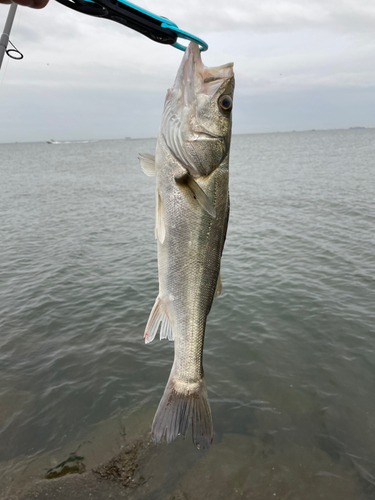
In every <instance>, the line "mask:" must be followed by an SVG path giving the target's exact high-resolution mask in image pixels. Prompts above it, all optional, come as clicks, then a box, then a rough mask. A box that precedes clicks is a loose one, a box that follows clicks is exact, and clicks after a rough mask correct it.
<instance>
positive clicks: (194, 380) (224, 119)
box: [139, 43, 234, 448]
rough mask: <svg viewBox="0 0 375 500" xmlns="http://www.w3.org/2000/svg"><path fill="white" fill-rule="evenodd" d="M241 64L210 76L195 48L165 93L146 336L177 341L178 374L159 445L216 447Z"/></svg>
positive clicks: (160, 424) (157, 427)
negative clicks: (214, 400) (219, 306)
mask: <svg viewBox="0 0 375 500" xmlns="http://www.w3.org/2000/svg"><path fill="white" fill-rule="evenodd" d="M233 90H234V76H233V63H229V64H225V65H224V66H219V67H215V68H207V67H206V66H204V64H203V63H202V61H201V55H200V51H199V48H198V46H197V45H195V44H194V43H191V44H190V45H189V47H188V48H187V50H186V52H185V54H184V57H183V59H182V62H181V66H180V68H179V70H178V73H177V77H176V80H175V83H174V86H173V87H172V89H169V90H168V92H167V96H166V100H165V106H164V111H163V115H162V122H161V127H160V132H159V137H158V141H157V146H156V154H155V157H154V156H152V155H149V154H141V155H140V157H139V159H140V162H141V167H142V169H143V171H144V172H145V173H146V175H149V176H152V175H156V211H155V237H156V239H157V244H158V270H159V295H158V297H157V299H156V301H155V305H154V307H153V309H152V311H151V314H150V317H149V320H148V323H147V325H146V330H145V335H144V336H145V341H146V343H149V342H151V341H152V340H153V339H154V338H155V335H156V333H157V331H158V330H159V326H160V324H161V327H160V338H161V339H162V338H168V339H169V340H174V347H175V357H174V363H173V367H172V370H171V374H170V377H169V380H168V383H167V386H166V388H165V391H164V395H163V397H162V399H161V401H160V404H159V407H158V409H157V411H156V414H155V418H154V421H153V424H152V436H153V439H154V441H155V442H160V441H164V440H165V441H167V442H168V443H169V442H171V441H172V440H173V439H175V438H176V436H177V435H178V434H182V435H183V436H185V435H186V431H187V428H188V424H189V422H192V437H193V442H194V444H195V445H196V446H197V447H201V448H208V447H209V446H210V444H211V443H212V438H213V430H212V418H211V410H210V404H209V401H208V396H207V389H206V382H205V379H204V373H203V365H202V356H203V341H204V334H205V328H206V319H207V315H208V313H209V312H210V309H211V305H212V301H213V298H214V296H215V294H218V293H219V292H220V290H221V280H220V259H221V254H222V251H223V247H224V241H225V236H226V231H227V225H228V216H229V192H228V174H229V172H228V164H229V149H230V140H231V110H232V102H233V101H232V99H233Z"/></svg>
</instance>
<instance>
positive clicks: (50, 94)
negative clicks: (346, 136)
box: [0, 0, 375, 142]
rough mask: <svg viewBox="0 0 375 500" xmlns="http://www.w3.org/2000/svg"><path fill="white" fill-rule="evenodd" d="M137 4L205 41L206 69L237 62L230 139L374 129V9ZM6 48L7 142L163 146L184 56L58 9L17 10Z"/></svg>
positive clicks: (0, 112) (348, 2)
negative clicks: (13, 53)
mask: <svg viewBox="0 0 375 500" xmlns="http://www.w3.org/2000/svg"><path fill="white" fill-rule="evenodd" d="M133 2H134V0H133ZM134 3H137V4H138V5H140V6H142V7H144V8H146V9H147V10H150V11H152V12H154V13H156V14H159V15H162V16H165V17H168V18H169V19H170V20H172V21H173V22H175V23H176V24H177V25H178V26H179V27H180V28H181V29H183V30H185V31H189V32H191V33H193V34H195V35H196V36H198V37H200V38H203V40H205V41H206V42H207V43H208V44H209V49H208V51H207V52H205V53H203V62H204V63H205V64H206V66H214V65H220V64H224V63H227V62H230V61H233V62H234V70H235V76H236V91H235V101H234V112H233V130H234V133H248V132H271V131H287V130H309V129H330V128H347V127H351V126H366V127H374V126H375V1H374V0H263V1H262V2H259V0H229V1H228V0H226V1H222V0H205V1H202V0H184V1H182V0H140V1H139V2H137V1H135V2H134ZM8 10H9V6H7V5H0V29H1V32H2V30H3V26H4V23H5V19H6V16H7V14H8ZM10 39H11V41H12V42H13V43H14V44H15V45H16V46H17V48H18V49H19V50H20V51H21V52H22V53H23V54H24V59H23V60H21V61H14V60H12V59H9V58H8V57H6V56H5V59H4V62H3V67H2V69H1V70H0V142H15V141H18V142H21V141H45V140H48V139H51V138H53V139H55V140H70V139H71V140H74V139H112V138H113V139H116V138H123V137H126V136H130V137H155V136H156V135H157V132H158V128H159V123H160V116H161V112H162V108H163V103H164V97H165V93H166V91H167V88H168V87H170V86H171V85H172V84H173V81H174V77H175V74H176V72H177V69H178V66H179V63H180V60H181V58H182V52H180V51H179V50H176V49H174V48H172V47H170V46H164V45H160V44H157V43H155V42H152V41H151V40H149V39H148V38H146V37H144V36H142V35H140V34H138V33H136V32H134V31H132V30H129V29H128V28H125V27H124V26H122V25H120V24H117V23H114V22H112V21H108V20H105V19H96V18H91V17H89V16H86V15H84V14H80V13H78V12H75V11H73V10H70V9H68V8H66V7H64V6H62V5H60V4H58V3H57V2H55V1H54V0H51V1H50V3H49V5H48V6H47V7H46V8H45V9H43V10H39V11H35V10H32V9H28V8H23V7H18V10H17V16H16V20H15V23H14V25H13V29H12V33H11V37H10Z"/></svg>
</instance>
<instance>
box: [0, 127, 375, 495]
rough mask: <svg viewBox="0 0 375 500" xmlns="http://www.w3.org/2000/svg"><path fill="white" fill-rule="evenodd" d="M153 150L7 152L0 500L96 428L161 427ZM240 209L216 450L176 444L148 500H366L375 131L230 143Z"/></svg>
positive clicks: (215, 391) (216, 372) (139, 145)
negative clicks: (117, 419)
mask: <svg viewBox="0 0 375 500" xmlns="http://www.w3.org/2000/svg"><path fill="white" fill-rule="evenodd" d="M155 144H156V140H155V139H142V140H141V139H140V140H116V141H97V142H86V143H84V142H72V143H61V144H53V145H52V144H47V143H30V144H1V145H0V475H2V479H1V478H0V484H1V485H2V488H3V492H5V493H3V494H6V492H7V491H11V488H13V490H12V491H13V492H15V491H17V481H18V479H17V477H16V476H15V472H13V471H15V470H22V464H24V463H28V460H30V457H34V458H35V457H45V463H46V464H48V463H49V462H48V457H51V456H52V455H54V456H55V455H58V453H59V450H69V449H70V448H69V447H71V450H70V451H72V452H73V451H74V449H73V448H74V447H75V446H76V444H78V446H79V444H80V443H83V442H86V443H87V435H88V433H89V432H90V430H92V429H93V428H95V426H96V425H97V424H98V423H102V424H101V426H102V427H101V428H105V427H106V426H105V422H106V421H108V422H110V421H111V418H113V417H114V416H116V415H125V416H126V415H128V414H130V413H132V414H134V412H135V414H137V415H139V417H137V418H142V415H143V416H144V417H143V418H144V419H145V420H146V427H147V428H148V427H150V426H151V422H152V415H153V412H154V410H155V409H156V407H157V404H158V402H159V400H160V398H161V396H162V394H163V390H164V387H165V384H166V381H167V379H168V375H169V371H170V368H171V366H172V360H173V343H170V342H168V341H163V342H160V341H159V340H155V341H154V342H153V343H151V344H149V345H145V344H144V341H143V332H144V327H145V324H146V322H147V319H148V315H149V313H150V311H151V308H152V306H153V303H154V300H155V298H156V296H157V293H158V277H157V256H156V243H155V240H154V199H155V198H154V189H155V186H154V179H152V178H148V177H146V176H144V174H143V173H142V172H141V170H140V168H139V165H138V161H137V155H138V153H146V152H148V153H153V152H154V150H155ZM230 196H231V213H230V221H229V228H228V235H227V240H226V245H225V249H224V254H223V258H222V271H221V275H222V281H223V293H222V295H221V296H220V297H219V298H217V299H215V301H214V304H213V307H212V310H211V313H210V315H209V317H208V321H207V329H206V338H205V348H204V368H205V374H206V380H207V386H208V393H209V397H210V402H211V409H212V414H213V421H214V444H213V446H212V447H211V448H210V450H208V451H202V450H201V451H199V452H196V451H194V456H193V458H191V457H192V455H189V453H190V450H191V449H192V447H193V444H192V443H191V442H189V439H187V440H186V441H185V442H183V444H181V443H178V444H177V445H174V444H173V443H172V444H171V445H169V446H168V447H167V446H165V448H163V453H164V454H165V456H166V461H168V460H169V462H170V463H175V464H178V467H177V468H176V470H175V472H171V471H170V470H165V474H166V480H165V481H164V483H163V481H162V482H161V484H160V488H159V490H158V492H154V496H153V498H161V499H163V500H164V499H165V498H166V497H167V495H168V494H172V493H173V491H175V489H176V487H179V488H180V490H181V491H183V492H185V493H184V494H185V495H186V497H187V498H194V499H198V498H205V499H207V498H213V499H215V500H217V499H218V498H221V496H220V494H223V495H224V493H225V495H227V496H228V495H229V497H232V498H237V496H238V497H240V496H241V494H242V497H245V498H246V495H250V493H251V491H252V490H251V487H254V488H256V491H258V492H261V491H262V490H263V491H264V492H265V493H264V495H263V496H262V495H261V493H260V494H259V495H260V496H259V497H255V496H254V493H251V494H252V495H253V496H251V498H260V499H263V498H269V496H268V494H270V495H271V498H288V499H294V498H299V496H298V495H299V494H301V498H303V499H304V500H305V499H306V498H310V497H308V494H307V493H306V492H307V491H310V490H311V491H312V492H315V493H314V494H315V497H314V496H312V497H311V498H317V495H318V494H319V495H321V498H327V499H330V500H336V499H337V500H342V499H343V498H344V496H343V492H349V493H347V494H348V495H349V496H347V497H345V498H353V499H354V500H359V499H366V500H369V499H372V498H374V495H375V396H374V394H375V384H374V377H375V352H374V347H375V130H374V129H367V130H335V131H310V132H294V133H279V134H278V133H274V134H252V135H238V136H234V137H233V139H232V147H231V158H230ZM103 422H104V424H103ZM73 443H74V445H73ZM86 446H90V445H89V444H88V445H87V444H86ZM176 446H177V448H176ZM181 446H182V448H181ZM102 448H103V450H105V444H104V445H103V444H102ZM176 450H179V452H178V453H177V451H176ZM181 450H186V456H185V454H184V453H185V452H183V453H181ZM103 452H104V451H103ZM187 456H189V457H190V458H189V459H188V458H186V457H187ZM42 462H43V461H42ZM15 463H17V464H18V465H19V467H18V468H17V467H14V464H15ZM20 464H21V465H20ZM244 464H245V465H244ZM46 467H47V469H48V465H47V466H46ZM228 468H229V469H228ZM276 470H278V471H279V472H278V475H277V476H273V474H276V472H275V471H276ZM197 471H203V472H201V473H202V474H205V475H204V476H203V480H202V478H200V476H199V473H198V472H197ZM215 471H216V475H215ZM223 471H224V472H223ZM225 471H227V472H225ZM40 474H41V476H43V475H44V474H45V470H44V469H43V470H42V468H41V470H40ZM168 474H169V476H168ZM225 474H227V475H226V476H225ZM13 476H14V477H13ZM224 477H225V481H224V479H223V478H224ZM273 477H274V480H275V484H274V486H272V488H274V490H275V493H272V491H273V490H269V491H268V490H267V488H270V487H271V486H269V485H271V484H273V483H272V478H273ZM204 478H206V479H204ZM207 478H210V479H207ZM262 478H263V479H262ZM31 480H32V478H30V481H31ZM2 481H3V482H2ZM199 481H200V482H199ZM202 481H203V483H204V484H205V486H204V487H203V488H202ZM262 481H263V482H262ZM282 481H286V486H285V488H284V490H285V491H284V490H277V487H280V484H281V482H282ZM276 483H277V484H276ZM176 485H177V486H176ZM224 485H225V486H224ZM251 485H253V486H251ZM254 485H255V486H254ZM277 485H279V486H277ZM7 488H8V489H7ZM189 488H190V489H189ZM205 488H206V489H205ZM215 488H216V490H215ZM225 488H229V489H225ZM249 488H250V489H249ZM340 488H341V489H340ZM0 490H1V488H0ZM192 492H195V493H194V495H195V496H194V495H193V493H192ZM301 492H302V493H301ZM303 492H305V493H303ZM200 494H201V495H202V496H199V495H200ZM158 495H159V496H158ZM189 495H193V496H191V497H190V496H189ZM236 495H237V496H236ZM272 495H273V496H272ZM283 495H284V496H283ZM350 495H351V496H350ZM229 497H228V498H229ZM1 498H3V497H1ZM4 498H6V496H4ZM249 498H250V496H249Z"/></svg>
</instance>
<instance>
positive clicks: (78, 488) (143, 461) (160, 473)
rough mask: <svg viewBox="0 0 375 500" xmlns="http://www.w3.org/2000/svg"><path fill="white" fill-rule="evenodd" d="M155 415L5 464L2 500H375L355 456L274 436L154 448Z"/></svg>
mask: <svg viewBox="0 0 375 500" xmlns="http://www.w3.org/2000/svg"><path fill="white" fill-rule="evenodd" d="M154 412H155V407H150V406H149V407H142V408H137V409H135V410H133V411H132V412H130V413H129V414H128V415H127V416H125V415H123V414H122V415H118V416H116V417H113V418H111V419H109V420H106V421H103V422H101V423H99V424H98V425H96V426H93V427H92V428H91V429H89V430H88V432H87V435H86V436H85V438H84V440H82V441H80V442H72V443H70V444H69V445H67V446H64V447H63V448H61V449H58V450H54V451H52V452H50V453H46V454H44V455H43V454H42V455H38V456H34V457H17V458H16V459H14V460H12V461H9V462H7V463H5V462H3V463H2V464H0V473H1V476H2V478H3V479H2V480H1V482H0V486H1V491H3V492H4V493H3V494H2V495H1V496H0V499H1V500H5V499H6V500H16V499H17V500H28V499H30V498H46V497H47V498H51V499H57V500H59V499H61V500H63V499H67V498H74V499H76V500H80V499H82V500H83V499H87V498H90V499H92V500H107V499H108V498H127V499H133V500H151V499H154V500H158V499H160V500H206V499H207V498H215V499H216V500H221V499H223V500H224V499H225V500H226V499H228V498H230V499H235V498H249V499H252V500H265V499H275V500H300V499H303V500H315V499H317V498H319V499H326V500H361V499H368V498H371V496H370V494H371V492H370V491H369V490H368V486H369V483H368V481H365V478H363V477H362V476H361V471H360V470H358V469H356V468H355V466H354V465H353V462H351V461H350V460H349V457H347V456H345V455H341V456H339V455H337V456H336V457H334V456H331V455H330V454H329V453H328V452H327V451H324V450H323V449H321V448H318V447H314V446H312V447H308V446H301V445H300V444H297V443H295V442H293V441H292V440H286V441H285V442H282V441H280V440H278V439H277V438H276V437H275V435H274V434H275V433H273V432H272V431H270V432H263V430H261V429H258V431H256V432H254V435H249V434H240V433H228V434H223V435H222V436H215V437H216V439H215V441H214V443H213V445H212V446H211V448H210V449H208V450H197V449H196V448H195V447H194V446H193V444H192V443H191V441H190V437H189V438H186V440H184V439H182V438H180V439H177V440H176V441H174V442H173V443H171V444H170V445H165V444H162V445H154V444H153V443H152V441H151V439H150V425H151V422H152V418H153V414H154ZM264 413H268V412H261V411H259V417H263V416H264ZM267 422H268V424H269V423H270V421H269V420H268V421H267V419H264V420H263V423H264V426H265V428H266V427H267V426H268V425H267ZM47 478H48V479H47ZM370 486H371V485H370Z"/></svg>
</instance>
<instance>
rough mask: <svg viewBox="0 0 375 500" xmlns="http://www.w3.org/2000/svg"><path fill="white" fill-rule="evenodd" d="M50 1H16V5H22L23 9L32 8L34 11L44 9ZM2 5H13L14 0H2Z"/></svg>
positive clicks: (0, 0)
mask: <svg viewBox="0 0 375 500" xmlns="http://www.w3.org/2000/svg"><path fill="white" fill-rule="evenodd" d="M48 2H49V0H15V2H14V3H18V5H22V6H23V7H32V8H33V9H43V7H45V6H46V5H47V3H48ZM0 3H6V4H11V3H12V0H0Z"/></svg>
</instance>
